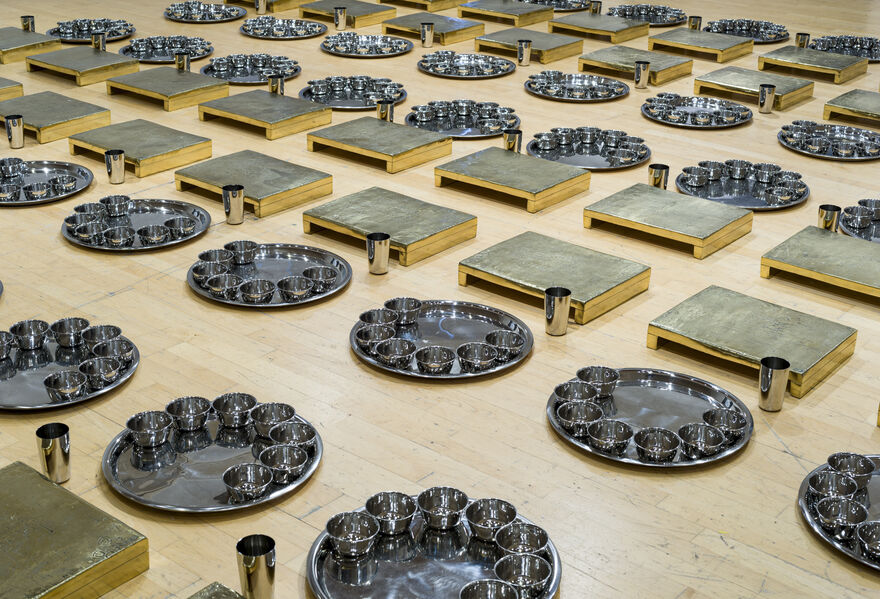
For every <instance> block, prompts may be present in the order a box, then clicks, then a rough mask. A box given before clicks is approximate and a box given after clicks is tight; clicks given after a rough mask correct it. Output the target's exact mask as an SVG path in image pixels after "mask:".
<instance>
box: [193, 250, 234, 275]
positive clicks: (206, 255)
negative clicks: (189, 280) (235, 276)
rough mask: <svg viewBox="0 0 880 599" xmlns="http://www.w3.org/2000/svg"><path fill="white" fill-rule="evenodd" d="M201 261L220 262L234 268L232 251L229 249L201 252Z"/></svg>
mask: <svg viewBox="0 0 880 599" xmlns="http://www.w3.org/2000/svg"><path fill="white" fill-rule="evenodd" d="M199 260H200V261H201V262H219V263H220V264H223V265H224V266H226V267H227V268H228V269H230V270H231V269H232V252H230V251H229V250H205V251H204V252H201V253H199Z"/></svg>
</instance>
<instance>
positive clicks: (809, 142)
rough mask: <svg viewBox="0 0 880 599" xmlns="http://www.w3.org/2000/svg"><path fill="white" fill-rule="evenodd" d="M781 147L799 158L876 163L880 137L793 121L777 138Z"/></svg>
mask: <svg viewBox="0 0 880 599" xmlns="http://www.w3.org/2000/svg"><path fill="white" fill-rule="evenodd" d="M776 138H777V139H778V140H779V143H781V144H782V145H783V146H785V147H786V148H788V149H789V150H793V151H795V152H798V153H800V154H806V155H807V156H812V157H814V158H824V159H827V160H846V161H850V160H877V159H878V158H880V133H877V132H876V131H871V130H869V129H860V128H858V127H848V126H844V125H823V124H821V123H816V122H814V121H803V120H800V121H792V123H791V124H790V125H783V126H782V129H781V130H780V131H779V133H778V134H777V135H776Z"/></svg>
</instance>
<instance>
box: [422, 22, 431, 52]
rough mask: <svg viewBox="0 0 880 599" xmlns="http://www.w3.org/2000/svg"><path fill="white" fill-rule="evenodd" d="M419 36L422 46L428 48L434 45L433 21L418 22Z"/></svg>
mask: <svg viewBox="0 0 880 599" xmlns="http://www.w3.org/2000/svg"><path fill="white" fill-rule="evenodd" d="M419 37H420V38H421V40H422V48H430V47H431V46H433V45H434V23H420V24H419Z"/></svg>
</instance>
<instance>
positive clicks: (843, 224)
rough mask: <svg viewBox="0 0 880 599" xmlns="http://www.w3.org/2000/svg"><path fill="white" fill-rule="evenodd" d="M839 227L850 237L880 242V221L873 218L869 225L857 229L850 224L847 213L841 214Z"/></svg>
mask: <svg viewBox="0 0 880 599" xmlns="http://www.w3.org/2000/svg"><path fill="white" fill-rule="evenodd" d="M839 227H840V230H841V231H843V232H844V233H846V234H847V235H849V236H850V237H857V238H859V239H864V240H865V241H873V242H875V243H880V221H876V220H873V221H871V224H870V225H868V226H867V227H863V228H861V229H857V228H855V227H853V226H851V225H850V223H849V219H847V217H846V215H841V217H840V224H839Z"/></svg>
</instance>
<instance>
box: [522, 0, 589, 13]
mask: <svg viewBox="0 0 880 599" xmlns="http://www.w3.org/2000/svg"><path fill="white" fill-rule="evenodd" d="M522 1H523V2H525V3H527V4H539V5H541V6H550V7H552V8H553V11H554V12H577V11H581V10H587V9H588V8H589V7H590V2H589V0H522Z"/></svg>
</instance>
